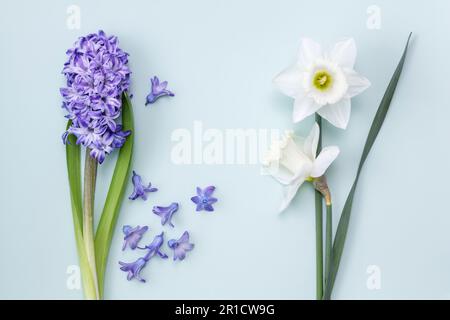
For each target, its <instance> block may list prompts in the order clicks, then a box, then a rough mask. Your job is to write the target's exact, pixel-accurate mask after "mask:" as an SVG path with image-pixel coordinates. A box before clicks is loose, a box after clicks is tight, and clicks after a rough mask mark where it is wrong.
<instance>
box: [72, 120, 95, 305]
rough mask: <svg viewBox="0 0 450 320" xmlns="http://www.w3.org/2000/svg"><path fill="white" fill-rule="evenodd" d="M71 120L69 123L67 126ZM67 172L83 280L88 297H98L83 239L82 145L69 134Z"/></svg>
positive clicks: (85, 293) (86, 296)
mask: <svg viewBox="0 0 450 320" xmlns="http://www.w3.org/2000/svg"><path fill="white" fill-rule="evenodd" d="M70 125H71V121H69V123H68V124H67V128H69V127H70ZM66 160H67V173H68V178H69V188H70V202H71V206H72V218H73V225H74V231H75V242H76V245H77V251H78V259H79V264H80V272H81V281H82V284H83V291H84V295H85V298H86V299H96V298H97V294H96V289H95V288H96V286H95V282H94V278H93V275H92V272H91V269H90V267H89V262H88V259H87V255H86V250H85V247H84V241H83V209H82V204H81V201H82V196H81V195H82V193H81V155H80V146H79V145H77V144H76V138H75V137H74V136H73V135H69V136H68V138H67V143H66Z"/></svg>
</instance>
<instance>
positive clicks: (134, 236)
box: [122, 226, 148, 250]
mask: <svg viewBox="0 0 450 320" xmlns="http://www.w3.org/2000/svg"><path fill="white" fill-rule="evenodd" d="M122 230H123V233H124V234H125V237H124V238H123V240H124V242H123V247H122V250H125V248H126V247H127V246H128V247H130V249H131V250H134V249H136V248H137V245H138V243H139V241H141V239H142V236H143V235H144V233H146V232H147V230H148V227H147V226H143V227H142V228H141V227H140V226H136V227H134V228H132V227H131V226H123V229H122Z"/></svg>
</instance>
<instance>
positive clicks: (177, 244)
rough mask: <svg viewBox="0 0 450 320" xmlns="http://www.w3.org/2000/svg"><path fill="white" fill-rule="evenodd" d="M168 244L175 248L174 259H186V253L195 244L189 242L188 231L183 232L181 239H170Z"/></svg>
mask: <svg viewBox="0 0 450 320" xmlns="http://www.w3.org/2000/svg"><path fill="white" fill-rule="evenodd" d="M167 244H168V246H169V248H170V249H172V250H173V260H180V261H181V260H184V258H185V257H186V253H187V252H188V251H191V250H192V249H194V244H193V243H189V233H188V232H187V231H185V232H184V233H183V235H182V236H181V237H180V239H178V240H175V239H172V240H169V242H168V243H167Z"/></svg>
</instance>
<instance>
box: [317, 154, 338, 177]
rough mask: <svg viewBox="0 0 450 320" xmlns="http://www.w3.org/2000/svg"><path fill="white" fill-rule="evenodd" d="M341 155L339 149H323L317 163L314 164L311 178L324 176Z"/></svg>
mask: <svg viewBox="0 0 450 320" xmlns="http://www.w3.org/2000/svg"><path fill="white" fill-rule="evenodd" d="M338 155H339V148H338V147H335V146H332V147H325V148H323V149H322V151H321V152H320V154H319V155H318V156H317V158H316V161H314V163H313V169H312V171H311V177H313V178H318V177H321V176H323V175H324V173H325V171H326V170H327V169H328V167H329V166H330V165H331V163H333V161H334V160H335V159H336V158H337V156H338Z"/></svg>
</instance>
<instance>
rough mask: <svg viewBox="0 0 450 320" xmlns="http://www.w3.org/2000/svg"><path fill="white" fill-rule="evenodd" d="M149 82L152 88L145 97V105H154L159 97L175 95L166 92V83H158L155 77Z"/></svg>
mask: <svg viewBox="0 0 450 320" xmlns="http://www.w3.org/2000/svg"><path fill="white" fill-rule="evenodd" d="M150 81H151V83H152V88H151V91H150V93H149V94H148V96H147V99H146V102H145V105H148V104H152V103H155V101H156V100H158V99H159V98H161V97H164V96H169V97H173V96H174V95H175V94H174V93H173V92H171V91H169V90H167V81H163V82H159V79H158V77H157V76H155V77H153V78H151V79H150Z"/></svg>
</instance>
